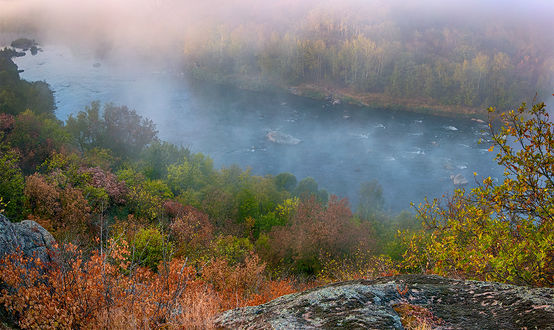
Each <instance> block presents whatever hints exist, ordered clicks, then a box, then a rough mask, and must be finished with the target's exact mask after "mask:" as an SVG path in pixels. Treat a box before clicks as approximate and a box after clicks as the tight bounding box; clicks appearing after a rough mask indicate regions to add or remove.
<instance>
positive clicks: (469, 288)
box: [216, 275, 554, 329]
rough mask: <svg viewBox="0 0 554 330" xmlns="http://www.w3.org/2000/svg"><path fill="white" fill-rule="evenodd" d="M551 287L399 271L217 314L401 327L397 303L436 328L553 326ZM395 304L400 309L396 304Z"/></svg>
mask: <svg viewBox="0 0 554 330" xmlns="http://www.w3.org/2000/svg"><path fill="white" fill-rule="evenodd" d="M553 304H554V289H552V288H528V287H520V286H514V285H507V284H500V283H492V282H478V281H463V280H455V279H448V278H444V277H440V276H433V275H401V276H395V277H385V278H380V279H376V280H371V281H368V280H357V281H349V282H342V283H335V284H331V285H327V286H323V287H319V288H315V289H311V290H307V291H304V292H300V293H294V294H290V295H286V296H283V297H280V298H277V299H275V300H273V301H270V302H268V303H266V304H263V305H260V306H254V307H244V308H238V309H234V310H230V311H227V312H224V313H222V314H220V315H219V316H218V317H217V319H216V327H218V328H226V329H236V328H239V329H314V328H328V329H330V328H333V329H334V328H341V329H342V328H347V329H402V328H403V325H402V323H401V315H399V313H402V312H400V311H401V309H399V306H412V307H413V308H414V309H415V310H425V311H426V312H429V314H430V315H431V317H430V318H429V319H430V323H429V324H430V325H431V327H433V328H439V329H516V328H517V329H522V328H527V329H554V307H553ZM395 307H396V310H399V313H397V312H396V310H395Z"/></svg>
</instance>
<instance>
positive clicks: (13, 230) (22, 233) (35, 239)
mask: <svg viewBox="0 0 554 330" xmlns="http://www.w3.org/2000/svg"><path fill="white" fill-rule="evenodd" d="M55 243H56V241H55V240H54V237H53V236H52V234H50V233H49V232H48V231H47V230H46V229H44V228H43V227H42V226H41V225H39V224H38V223H36V222H34V221H31V220H24V221H21V222H19V223H12V222H10V221H9V220H8V219H7V218H6V217H5V216H3V215H1V214H0V258H2V257H3V256H4V255H6V254H9V253H13V252H15V251H16V250H17V248H19V249H21V251H22V252H23V254H24V255H25V256H27V257H32V256H34V257H36V258H40V260H42V261H45V262H49V261H51V256H50V254H49V253H48V251H49V250H51V249H52V248H53V246H54V244H55Z"/></svg>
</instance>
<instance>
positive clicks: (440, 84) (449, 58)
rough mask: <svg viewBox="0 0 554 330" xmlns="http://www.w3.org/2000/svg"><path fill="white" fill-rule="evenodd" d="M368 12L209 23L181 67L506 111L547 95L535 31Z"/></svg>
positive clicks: (203, 74)
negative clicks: (283, 22)
mask: <svg viewBox="0 0 554 330" xmlns="http://www.w3.org/2000/svg"><path fill="white" fill-rule="evenodd" d="M368 15H371V13H370V14H368ZM372 16H373V18H372V19H367V18H365V17H364V12H363V11H362V12H356V11H355V10H354V9H349V10H343V11H338V10H337V11H335V12H332V11H328V10H323V9H321V8H314V9H313V10H312V11H310V12H308V13H307V14H306V15H305V16H304V17H302V18H301V19H300V20H295V21H294V22H292V19H291V24H290V25H288V26H287V27H286V28H282V27H281V28H279V29H277V28H275V27H274V26H273V25H272V23H264V22H259V21H258V22H256V23H249V22H240V23H233V24H228V23H226V24H223V23H222V24H221V25H219V26H217V27H213V26H212V25H208V27H206V29H202V31H204V32H203V33H201V34H195V35H194V36H189V37H188V38H187V43H186V45H185V50H184V54H185V58H186V60H187V61H186V66H187V69H188V71H189V72H191V73H193V74H194V75H195V76H197V77H199V78H203V79H209V80H216V81H222V82H232V83H242V84H245V82H247V83H246V84H250V85H251V86H258V87H263V86H268V85H270V86H280V87H291V86H298V85H305V84H309V85H312V86H313V85H315V86H318V87H321V89H322V90H324V91H325V90H327V91H329V90H331V91H332V90H343V91H347V92H350V93H354V94H358V95H360V94H361V95H364V94H365V95H373V96H375V95H377V96H382V98H381V99H383V98H384V99H387V100H390V99H410V100H414V101H417V103H418V104H424V105H445V106H458V107H466V108H467V107H469V108H478V109H486V108H488V107H489V106H496V107H498V108H501V109H504V108H510V107H514V106H517V105H518V104H519V103H520V102H522V101H526V100H527V99H528V98H529V96H530V95H535V94H536V93H538V94H539V97H543V96H545V95H550V94H547V93H551V92H552V85H553V84H552V82H553V80H552V77H553V75H552V74H553V72H554V57H553V56H552V54H551V50H550V48H551V47H550V43H549V42H548V41H545V40H543V37H542V35H541V34H540V33H539V32H537V31H529V30H528V29H527V28H526V27H521V26H518V24H508V23H502V22H497V21H495V18H491V20H490V21H483V22H480V23H479V26H474V25H472V24H471V23H467V24H464V23H457V24H454V23H452V24H451V23H450V22H445V21H444V20H443V22H442V23H441V22H436V23H433V24H431V23H426V24H423V23H417V22H413V21H411V22H410V20H409V19H408V18H407V17H402V16H401V15H396V16H395V15H392V14H389V15H384V16H382V17H379V18H375V16H376V15H374V14H373V15H372ZM295 22H297V23H295ZM538 28H539V27H537V29H538ZM199 30H201V29H199ZM453 108H455V107H453Z"/></svg>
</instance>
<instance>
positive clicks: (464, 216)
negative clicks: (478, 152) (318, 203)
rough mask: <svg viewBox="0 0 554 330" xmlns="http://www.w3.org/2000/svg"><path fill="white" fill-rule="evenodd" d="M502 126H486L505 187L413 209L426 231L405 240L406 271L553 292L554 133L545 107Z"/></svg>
mask: <svg viewBox="0 0 554 330" xmlns="http://www.w3.org/2000/svg"><path fill="white" fill-rule="evenodd" d="M500 119H501V122H502V127H501V128H500V131H498V132H497V131H495V130H493V126H492V124H491V126H490V127H491V130H492V133H493V142H494V145H493V147H494V146H496V147H497V148H498V149H499V152H498V154H497V156H496V159H497V161H498V163H499V164H500V165H502V166H504V168H505V172H504V180H503V181H502V182H501V183H495V182H493V180H492V179H491V178H490V177H489V178H484V179H483V180H482V184H481V185H480V186H479V187H477V188H475V189H472V190H471V191H470V192H465V191H463V190H457V191H456V192H455V193H454V194H453V195H452V197H450V198H449V199H447V200H446V201H439V200H434V201H432V202H427V203H426V204H424V205H421V206H420V207H418V208H417V211H418V212H419V215H420V217H421V218H422V220H423V221H424V225H425V230H426V231H425V232H419V233H415V234H411V235H408V236H407V241H408V242H409V243H408V244H409V249H408V250H407V253H406V255H405V260H404V264H405V266H406V267H407V268H408V269H412V270H413V269H421V270H424V271H429V272H433V273H437V274H440V275H450V276H457V277H468V278H474V279H482V280H493V281H501V282H511V283H518V284H527V285H536V286H552V285H554V268H553V264H554V181H553V180H554V156H553V155H554V138H553V133H554V126H553V123H552V122H551V121H550V118H549V114H548V112H547V111H546V108H545V105H544V104H543V103H541V104H536V105H534V106H533V107H532V108H531V109H528V108H527V107H526V106H525V105H523V106H522V107H520V108H519V109H518V110H517V111H511V112H509V113H505V114H503V115H502V116H501V118H500ZM491 149H493V148H491Z"/></svg>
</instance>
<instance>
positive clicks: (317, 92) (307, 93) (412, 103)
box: [188, 69, 488, 120]
mask: <svg viewBox="0 0 554 330" xmlns="http://www.w3.org/2000/svg"><path fill="white" fill-rule="evenodd" d="M188 73H189V75H190V76H191V77H192V78H193V79H197V80H201V81H206V82H212V83H217V84H221V85H228V86H233V87H236V88H239V89H244V90H249V91H257V92H264V91H265V92H284V93H290V94H294V95H297V96H301V97H307V98H311V99H315V100H320V101H326V102H329V103H330V104H331V105H338V104H342V103H346V104H351V105H356V106H359V107H365V108H372V109H383V110H394V111H407V112H414V113H422V114H426V115H434V116H442V117H450V118H465V119H471V118H474V119H479V120H486V119H487V114H488V112H487V109H486V108H472V107H464V106H457V105H442V104H438V103H437V102H435V101H434V100H431V99H424V98H417V99H414V98H398V97H392V96H388V95H385V94H384V93H359V92H355V91H352V90H349V89H345V88H334V87H329V86H323V85H316V84H299V85H285V84H283V83H280V82H276V81H274V82H272V81H267V80H263V79H260V78H259V77H257V76H250V77H247V76H237V75H227V76H220V75H218V76H215V75H211V74H209V73H206V72H204V71H201V70H194V69H193V70H189V71H188Z"/></svg>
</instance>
